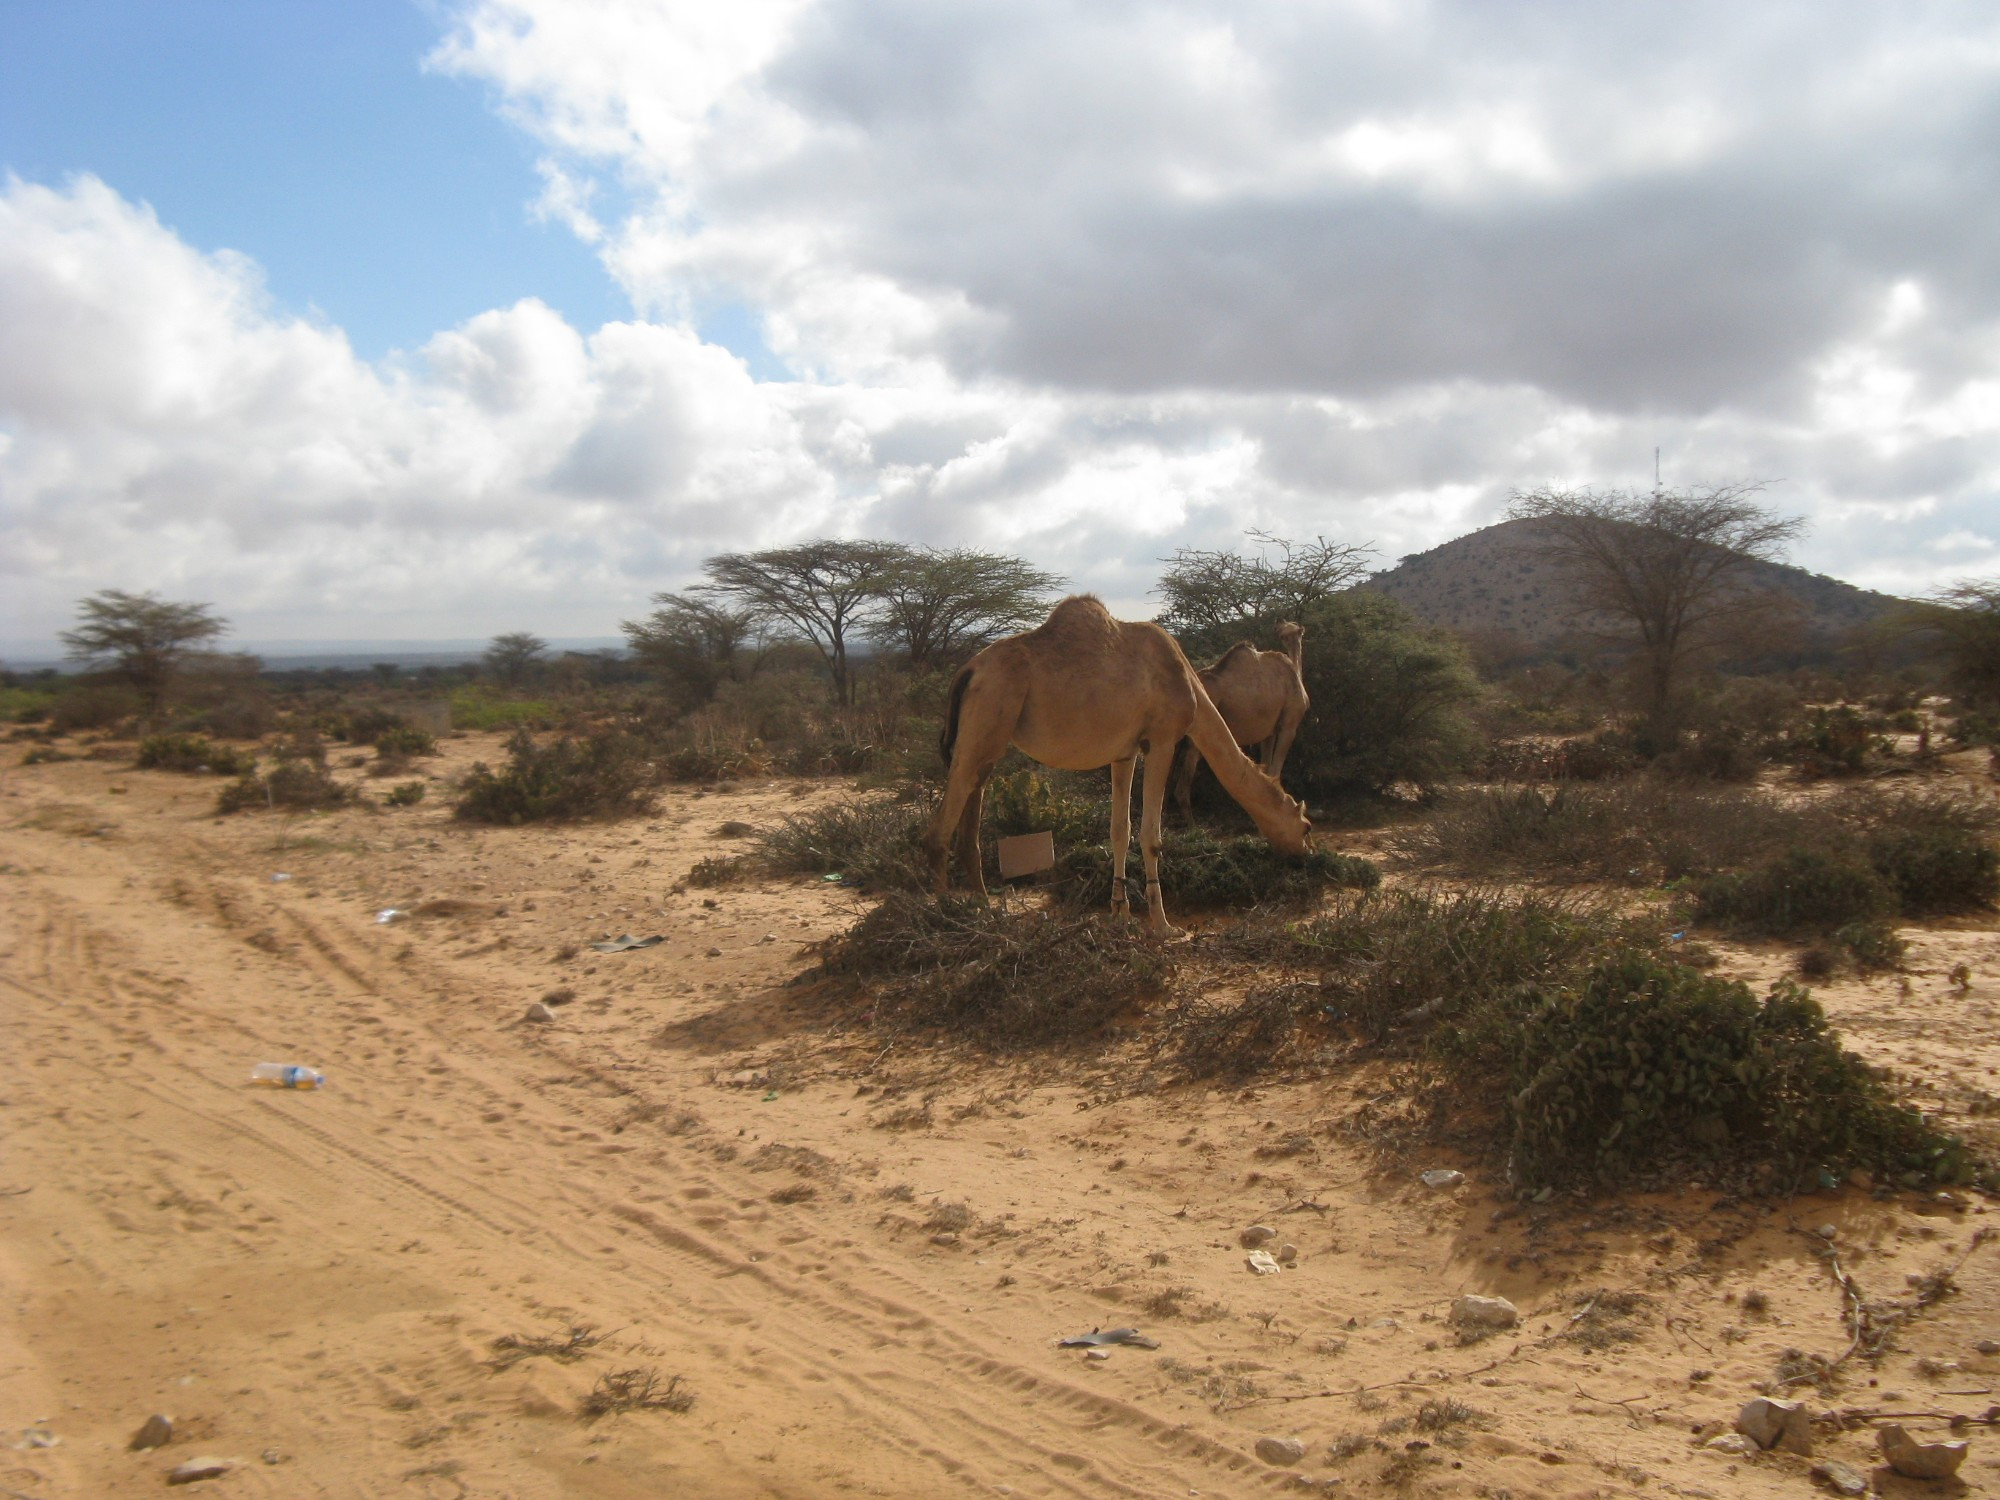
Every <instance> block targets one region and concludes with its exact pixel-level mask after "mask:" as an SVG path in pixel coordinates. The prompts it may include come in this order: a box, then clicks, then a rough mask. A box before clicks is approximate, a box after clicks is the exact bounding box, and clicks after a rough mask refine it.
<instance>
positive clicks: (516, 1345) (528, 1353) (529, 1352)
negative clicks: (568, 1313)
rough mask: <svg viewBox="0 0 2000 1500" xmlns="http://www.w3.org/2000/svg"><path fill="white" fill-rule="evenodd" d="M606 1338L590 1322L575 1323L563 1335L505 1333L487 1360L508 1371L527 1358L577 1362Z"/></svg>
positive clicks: (495, 1366)
mask: <svg viewBox="0 0 2000 1500" xmlns="http://www.w3.org/2000/svg"><path fill="white" fill-rule="evenodd" d="M603 1341H604V1335H603V1334H601V1333H599V1332H598V1331H597V1328H596V1325H594V1324H591V1323H572V1324H571V1325H570V1326H569V1328H568V1329H567V1330H566V1331H565V1332H563V1333H561V1334H539V1333H537V1334H520V1333H503V1334H501V1335H500V1337H499V1338H497V1339H495V1340H494V1341H493V1357H492V1358H491V1359H489V1360H488V1361H487V1364H489V1365H491V1366H492V1367H493V1368H494V1369H496V1370H505V1369H507V1368H509V1367H510V1366H513V1365H517V1364H519V1363H520V1362H521V1361H522V1360H524V1359H538V1358H539V1359H553V1360H555V1361H556V1362H557V1363H558V1364H565V1365H567V1364H574V1363H575V1362H576V1361H577V1360H579V1359H582V1358H583V1356H584V1355H585V1354H587V1353H588V1352H589V1351H590V1350H592V1349H594V1348H596V1347H597V1345H599V1344H600V1343H602V1342H603Z"/></svg>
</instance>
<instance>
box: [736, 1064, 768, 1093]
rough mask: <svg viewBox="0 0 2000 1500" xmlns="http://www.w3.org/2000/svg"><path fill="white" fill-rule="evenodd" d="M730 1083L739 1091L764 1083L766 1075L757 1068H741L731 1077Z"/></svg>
mask: <svg viewBox="0 0 2000 1500" xmlns="http://www.w3.org/2000/svg"><path fill="white" fill-rule="evenodd" d="M729 1081H730V1083H732V1084H733V1085H735V1086H736V1087H737V1088H739V1089H744V1088H749V1087H751V1086H752V1085H753V1084H759V1083H762V1082H763V1081H764V1075H763V1074H762V1073H759V1072H758V1071H757V1070H756V1069H755V1068H739V1069H738V1070H737V1071H736V1072H734V1073H731V1074H730V1075H729Z"/></svg>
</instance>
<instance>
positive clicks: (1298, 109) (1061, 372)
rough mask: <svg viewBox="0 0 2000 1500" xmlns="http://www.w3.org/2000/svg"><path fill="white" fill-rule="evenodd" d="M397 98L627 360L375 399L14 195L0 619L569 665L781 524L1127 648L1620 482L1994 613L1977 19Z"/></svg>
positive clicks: (221, 259) (939, 28) (208, 274)
mask: <svg viewBox="0 0 2000 1500" xmlns="http://www.w3.org/2000/svg"><path fill="white" fill-rule="evenodd" d="M429 61H430V65H431V66H432V67H434V68H437V69H439V70H442V71H445V72H449V73H452V74H455V75H457V76H461V77H466V78H471V79H476V80H479V81H481V82H483V83H484V84H486V85H487V86H488V87H489V89H490V90H491V92H492V95H493V97H494V99H495V101H496V106H497V107H498V108H499V109H500V110H501V111H502V113H503V114H505V115H506V116H507V118H509V119H510V120H512V121H513V122H514V123H515V124H516V125H517V126H518V127H519V128H520V129H521V130H523V131H525V132H527V133H528V134H529V135H530V136H531V137H533V139H534V141H535V143H536V147H537V149H538V151H539V152H541V153H542V162H541V169H540V170H541V178H542V181H543V184H544V190H543V193H542V195H541V198H540V200H539V201H538V203H536V204H535V205H524V208H527V209H529V210H531V211H534V212H537V213H540V214H541V215H543V216H544V217H546V218H548V219H550V220H551V221H553V222H556V223H560V224H563V225H566V226H568V227H569V228H570V229H571V230H572V231H573V232H575V233H576V234H577V235H578V236H579V237H580V238H582V239H583V240H584V241H585V242H586V243H589V244H591V245H593V246H594V247H595V248H596V250H597V252H598V253H599V255H600V256H601V257H602V260H603V264H604V266H605V268H606V272H607V274H609V275H612V276H614V277H616V278H617V279H618V280H619V282H620V283H621V285H622V286H623V288H624V290H625V291H626V292H627V293H628V294H629V296H630V297H631V299H632V303H633V306H634V307H635V308H637V309H638V310H639V314H640V317H639V320H637V321H633V322H630V323H615V324H610V325H607V326H606V327H604V328H602V329H598V330H595V331H588V330H578V329H573V328H570V327H568V326H567V325H566V324H565V323H564V322H563V321H562V320H561V319H560V318H559V317H558V316H557V315H556V314H554V313H553V312H551V311H550V310H549V309H548V308H546V307H544V306H542V305H541V304H539V303H537V302H534V301H527V302H523V303H520V304H517V305H516V306H514V307H511V308H504V309H496V310H494V311H491V312H488V313H485V314H482V315H481V316H479V317H477V318H474V319H472V320H470V321H469V322H467V323H465V324H463V325H461V326H459V327H457V328H453V329H449V330H446V331H443V332H440V333H439V334H438V335H437V336H436V337H435V338H434V339H433V340H432V341H431V342H430V343H429V344H428V345H427V346H426V347H425V348H424V349H422V350H421V351H419V352H418V353H416V354H415V355H412V356H410V357H409V358H408V359H406V360H402V361H400V362H397V363H392V364H387V365H370V364H368V363H366V362H363V361H360V360H357V359H356V358H355V357H354V355H353V354H352V352H351V350H350V349H349V348H348V346H347V344H346V342H345V340H344V339H343V338H342V336H341V335H340V333H339V331H338V330H337V329H333V328H328V327H325V326H321V325H318V324H313V323H309V322H302V321H300V320H297V319H292V318H286V317H282V316H279V315H277V314H275V313H274V312H273V311H272V310H271V308H270V307H269V305H268V303H267V302H266V300H265V299H264V297H263V294H262V290H261V287H260V285H259V281H258V275H257V270H256V268H255V267H254V266H252V265H250V264H247V263H246V262H244V261H242V260H241V259H239V258H236V257H232V256H229V255H202V254H199V253H197V252H195V251H194V250H192V249H190V248H189V247H188V246H186V245H185V244H183V243H182V242H180V241H179V240H178V239H177V238H176V237H175V236H174V235H173V234H172V233H171V232H169V231H168V230H167V229H165V228H163V227H162V226H161V225H160V224H159V222H158V221H157V220H156V219H155V218H154V217H153V215H152V214H151V212H150V211H149V210H147V209H145V208H144V207H141V206H137V205H134V204H131V203H129V202H127V201H125V200H124V199H122V198H121V197H120V196H119V195H118V193H117V192H116V191H115V185H109V186H107V185H105V184H102V183H99V182H96V181H94V180H91V179H83V180H79V181H78V182H75V183H72V184H70V185H68V186H64V187H56V186H52V185H48V184H30V183H12V184H10V185H9V186H8V188H7V190H6V192H5V194H4V195H0V524H4V526H5V528H6V535H7V537H8V540H9V545H8V546H7V547H6V548H5V549H4V555H0V569H10V570H12V576H11V577H8V578H6V579H5V580H4V583H0V586H9V585H12V586H14V587H13V588H12V592H13V594H14V597H15V598H16V599H17V600H22V601H28V602H26V603H23V604H21V605H18V606H17V608H18V609H20V610H21V611H22V612H23V614H22V617H23V618H24V619H25V618H26V617H27V616H28V615H32V616H34V619H35V621H36V624H37V628H39V629H41V630H43V631H44V632H46V631H47V630H49V629H52V628H53V624H56V623H60V621H61V617H62V615H63V613H64V612H65V611H66V608H67V602H68V601H69V600H71V599H73V598H74V597H75V596H76V594H78V593H79V592H84V591H87V590H88V589H89V588H92V587H98V586H102V585H104V584H112V583H115V584H119V585H122V586H128V587H138V586H156V587H163V588H167V589H169V590H170V591H172V592H176V593H179V594H185V595H188V596H194V597H204V598H213V599H216V600H218V601H222V602H223V603H224V604H225V606H226V607H227V608H228V609H229V610H230V611H231V612H233V613H234V614H235V615H236V616H237V617H238V618H239V619H240V620H243V621H245V622H246V623H247V622H250V621H253V620H254V621H262V622H268V623H267V624H266V625H265V627H264V628H265V631H266V633H272V634H276V633H296V634H314V633H318V634H340V635H369V634H377V635H395V634H426V633H428V634H454V635H464V634H478V633H481V632H484V631H487V630H491V629H502V628H515V627H518V626H521V625H532V626H533V627H535V628H538V629H543V630H555V631H575V632H577V633H603V632H607V631H609V630H610V629H612V628H613V625H614V622H615V620H616V618H617V617H618V616H619V615H620V614H621V613H623V614H629V613H630V612H631V611H633V610H635V609H637V608H640V607H642V605H643V601H644V597H645V595H646V593H647V592H649V591H650V590H652V589H654V588H659V587H666V586H672V585H677V584H679V583H682V582H684V581H686V580H687V578H688V577H689V576H690V575H691V573H692V571H693V569H694V568H695V567H696V566H697V565H698V562H699V560H700V558H701V557H702V556H704V555H706V554H707V553H709V552H711V551H714V550H718V549H721V548H724V547H732V548H733V547H743V546H756V545H763V544H770V543H777V542H781V541H786V540H791V539H795V538H797V537H801V536H804V535H809V534H813V533H816V532H823V531H833V532H841V533H847V534H858V533H871V534H884V535H893V536H898V537H902V538H905V539H910V540H919V541H936V542H946V543H955V544H968V545H978V546H991V547H1005V548H1011V549H1015V550H1018V551H1021V552H1023V553H1026V554H1027V555H1029V556H1031V557H1033V558H1034V559H1035V560H1036V561H1037V562H1038V563H1040V564H1042V565H1043V566H1047V567H1050V568H1054V569H1057V570H1059V571H1063V572H1065V573H1067V574H1068V575H1069V576H1070V577H1071V578H1072V580H1073V581H1074V582H1075V583H1076V584H1077V585H1078V586H1082V587H1092V588H1096V589H1098V590H1100V591H1101V592H1104V593H1105V594H1107V596H1109V597H1111V598H1112V599H1113V600H1114V601H1116V602H1118V603H1120V604H1121V605H1122V606H1124V607H1126V608H1131V609H1141V608H1144V607H1145V603H1146V601H1145V597H1144V596H1145V593H1146V590H1147V589H1148V587H1149V586H1150V584H1151V582H1152V581H1153V579H1154V577H1155V576H1156V575H1157V563H1158V559H1159V558H1160V557H1162V556H1164V555H1166V554H1168V553H1170V552H1171V551H1172V550H1173V549H1174V548H1175V547H1178V546H1185V545H1200V546H1223V545H1232V544H1235V543H1237V542H1238V541H1240V539H1241V536H1242V533H1243V530H1244V529H1245V528H1246V527H1249V526H1260V527H1265V528H1269V529H1272V530H1276V531H1279V532H1282V533H1289V534H1293V535H1312V534H1315V533H1323V534H1325V535H1328V536H1330V537H1336V538H1339V539H1343V540H1350V541H1357V542H1359V541H1373V542H1374V543H1375V544H1376V545H1377V547H1378V549H1379V551H1380V552H1381V553H1382V554H1383V555H1384V557H1385V559H1389V560H1393V559H1394V558H1395V557H1396V556H1397V555H1399V554H1400V553H1403V552H1407V551H1412V550H1416V549H1418V548H1421V547H1425V546H1429V545H1433V544H1435V543H1436V542H1438V541H1441V540H1444V539H1445V538H1447V537H1449V536H1451V535H1454V534H1456V533H1458V532H1460V531H1463V530H1465V529H1468V528H1470V527H1473V526H1477V525H1481V524H1484V523H1485V522H1487V521H1490V520H1492V519H1494V518H1495V517H1496V516H1497V515H1498V513H1499V511H1500V509H1501V508H1502V506H1503V505H1504V503H1505V500H1506V497H1507V495H1508V493H1509V491H1510V490H1512V489H1514V488H1516V487H1530V486H1535V485H1539V484H1544V483H1555V484H1599V485H1607V484H1609V485H1619V484H1624V485H1636V484H1643V483H1645V482H1647V481H1649V480H1650V477H1651V461H1652V450H1653V449H1654V447H1655V446H1658V447H1659V448H1661V449H1662V458H1663V465H1664V469H1665V473H1666V477H1667V479H1668V480H1669V482H1687V483H1694V482H1701V481H1705V480H1729V479H1738V478H1750V477H1761V478H1766V479H1769V480H1772V481H1774V483H1773V485H1772V487H1771V489H1770V490H1769V491H1768V492H1767V498H1769V499H1770V501H1771V502H1772V503H1773V504H1775V505H1777V506H1779V507H1780V508H1783V509H1787V510H1792V511H1796V512H1800V513H1804V514H1806V515H1808V516H1809V517H1810V518H1811V520H1812V523H1813V531H1812V534H1811V538H1810V540H1809V541H1808V543H1807V544H1806V545H1805V547H1804V548H1803V549H1802V551H1801V555H1800V560H1801V561H1804V562H1806V563H1807V564H1808V565H1810V566H1814V567H1818V568H1820V569H1822V570H1825V571H1829V572H1834V573H1838V574H1840V575H1842V576H1846V577H1850V578H1853V579H1855V580H1856V581H1859V582H1864V583H1870V584H1874V585H1878V586H1882V587H1889V588H1895V589H1898V590H1921V589H1924V588H1928V587H1932V586H1935V585H1936V584H1937V583H1939V582H1942V581H1945V580H1948V579H1950V578H1952V577H1955V576H1958V575H1960V574H1965V573H1971V572H1977V571H1980V570H1981V569H1986V570H1990V569H1991V568H1992V567H1994V566H1995V565H1996V563H2000V525H1996V520H1995V514H1994V510H1993V505H1992V500H1993V496H1994V492H1995V488H1996V483H2000V282H1996V281H1995V279H1994V278H1993V277H1992V275H1991V272H1990V268H1991V266H1992V265H1993V264H1994V263H1995V258H1996V256H1995V252H1996V249H2000V243H1997V242H2000V192H1996V191H1995V189H1996V187H2000V183H1996V182H1995V181H1994V177H1995V172H1996V168H1995V166H1994V163H1995V162H1996V160H2000V155H1996V152H1995V150H1994V147H1995V144H1996V132H2000V110H1996V109H1995V107H1994V105H1993V102H1992V101H1993V100H1994V99H1995V98H2000V90H1996V88H1995V83H1996V74H2000V19H1996V18H1995V16H1994V15H1993V13H1992V12H1991V9H1990V7H1983V6H1978V5H1971V4H1966V5H1958V4H1949V3H1940V4H1930V5H1924V6H1919V7H1884V6H1879V5H1875V4H1871V3H1860V0H1855V3H1846V4H1830V3H1818V0H1815V3H1803V0H1801V3H1794V4H1784V3H1774V4H1771V5H1766V6H1760V7H1758V8H1756V9H1755V10H1754V11H1745V10H1744V9H1743V8H1742V7H1741V6H1740V5H1735V4H1729V5H1725V4H1721V3H1708V0H1701V3H1675V4H1672V5H1664V4H1663V5H1640V6H1623V7H1597V8H1594V9H1593V8H1588V7H1583V8H1580V7H1576V6H1571V5H1554V4H1545V3H1529V0H1523V3H1520V4H1507V5H1495V4H1490V3H1485V0H1456V3H1452V0H1434V3H1430V4H1425V5H1385V4H1381V3H1378V0H1344V3H1343V0H1327V3H1320V4H1307V5H1301V4H1297V3H1292V0H1268V3H1258V0H1250V3H1241V0H1238V3H1232V4H1229V5H1226V6H1225V5H1221V4H1217V3H1201V0H1181V3H1164V4H1157V3H1156V4H1145V5H1139V4H1132V3H1126V0H1006V3H1001V0H991V3H974V4H967V5H959V6H950V7H940V6H937V5H933V4H926V3H923V0H761V3H749V0H746V3H743V4H738V5H732V6H726V7H715V6H708V7H699V6H687V5H679V4H663V3H653V0H588V3H584V0H466V3H464V4H462V5H461V6H459V7H458V8H457V9H456V10H455V11H453V12H451V13H450V14H449V15H448V17H447V21H446V27H445V32H444V35H443V37H442V39H441V41H440V43H439V45H438V47H437V49H436V50H435V52H434V53H433V54H432V57H431V58H430V60H429ZM717 308H730V309H738V310H747V311H748V313H749V315H750V317H751V318H752V320H753V321H754V322H755V323H756V325H757V327H758V328H759V329H760V331H761V335H762V339H763V342H764V344H765V346H766V347H767V348H768V349H769V351H771V353H772V354H774V355H775V356H776V357H777V358H778V359H779V360H780V361H781V362H782V363H783V364H784V366H786V367H787V368H788V369H789V370H790V372H791V374H792V377H793V378H791V379H788V380H783V381H776V382H762V383H760V382H757V381H754V380H752V379H751V377H750V375H749V374H748V372H747V370H746V368H745V366H744V364H743V363H742V362H741V361H739V360H737V359H736V358H735V357H733V356H732V355H731V354H729V353H728V352H727V351H726V350H723V349H721V348H718V347H716V346H714V345H713V344H708V343H704V342H703V341H702V339H701V338H700V337H699V336H698V335H697V333H696V332H695V331H694V330H695V329H696V328H698V327H700V326H702V323H703V318H704V315H705V314H706V313H707V312H709V311H712V310H714V309H717ZM43 622H49V623H43ZM281 622H282V623H281Z"/></svg>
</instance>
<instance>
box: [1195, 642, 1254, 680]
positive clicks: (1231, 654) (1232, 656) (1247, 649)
mask: <svg viewBox="0 0 2000 1500" xmlns="http://www.w3.org/2000/svg"><path fill="white" fill-rule="evenodd" d="M1256 654H1257V645H1256V643H1255V642H1254V641H1238V642H1237V643H1236V644H1235V645H1233V646H1231V647H1230V648H1229V649H1228V650H1227V651H1225V652H1223V653H1222V655H1220V656H1218V657H1216V659H1215V661H1214V663H1213V664H1212V665H1211V666H1209V667H1208V669H1207V670H1208V671H1211V672H1221V671H1224V670H1226V669H1227V668H1228V666H1229V664H1230V663H1231V662H1233V661H1235V660H1236V659H1237V658H1238V657H1239V656H1255V655H1256Z"/></svg>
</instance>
